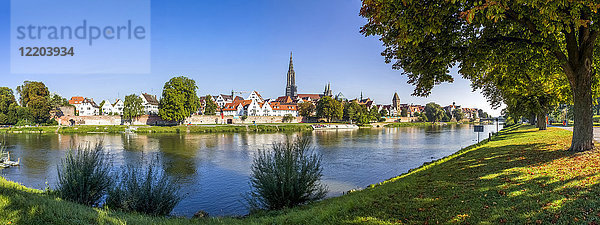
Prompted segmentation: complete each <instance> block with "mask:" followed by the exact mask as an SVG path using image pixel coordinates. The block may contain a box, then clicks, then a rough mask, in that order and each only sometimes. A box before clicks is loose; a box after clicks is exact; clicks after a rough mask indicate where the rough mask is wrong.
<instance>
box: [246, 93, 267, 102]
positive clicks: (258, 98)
mask: <svg viewBox="0 0 600 225" xmlns="http://www.w3.org/2000/svg"><path fill="white" fill-rule="evenodd" d="M248 100H254V101H257V102H264V101H265V100H264V99H263V98H262V96H260V94H259V93H258V92H257V91H252V92H251V93H250V95H248Z"/></svg>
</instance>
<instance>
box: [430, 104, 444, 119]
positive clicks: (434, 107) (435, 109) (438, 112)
mask: <svg viewBox="0 0 600 225" xmlns="http://www.w3.org/2000/svg"><path fill="white" fill-rule="evenodd" d="M444 114H445V112H444V110H443V109H442V107H441V106H440V105H438V104H435V103H433V102H430V103H427V105H425V117H426V118H427V121H428V122H433V123H435V122H438V121H441V120H442V118H444Z"/></svg>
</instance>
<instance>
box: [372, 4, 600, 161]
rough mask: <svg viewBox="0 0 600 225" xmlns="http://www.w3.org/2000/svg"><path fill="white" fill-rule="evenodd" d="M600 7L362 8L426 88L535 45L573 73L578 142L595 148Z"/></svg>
mask: <svg viewBox="0 0 600 225" xmlns="http://www.w3.org/2000/svg"><path fill="white" fill-rule="evenodd" d="M599 7H600V4H597V3H595V2H593V1H542V0H502V1H467V0H456V1H447V0H432V1H418V0H403V1H394V0H363V5H362V8H361V12H360V14H361V15H362V16H363V17H365V18H367V19H368V21H367V24H365V25H364V26H363V27H362V28H361V32H362V33H363V34H364V35H366V36H369V35H378V36H380V40H381V41H382V42H383V45H384V47H385V50H384V51H383V52H382V55H383V56H384V57H385V61H386V62H387V63H392V62H393V66H392V67H393V68H394V69H402V70H403V71H402V73H403V74H405V75H407V76H408V78H409V80H408V82H409V83H411V84H413V85H415V91H414V93H413V94H414V95H420V96H427V95H429V94H430V93H431V89H432V88H433V86H435V85H437V84H440V83H442V82H452V81H453V77H452V76H451V75H450V74H449V73H450V72H449V69H450V68H453V67H457V68H458V72H459V73H460V74H462V75H463V77H465V78H473V77H485V76H486V75H487V74H488V73H490V71H491V70H490V69H491V67H492V66H491V65H493V64H492V63H494V64H495V65H500V66H503V65H510V64H511V63H517V64H519V65H527V63H528V62H527V61H526V60H524V56H525V55H526V54H523V53H527V52H534V53H535V55H536V57H538V58H537V59H538V62H537V63H539V65H541V66H544V67H546V68H548V69H550V70H553V71H555V72H558V73H559V74H560V75H562V76H563V77H564V78H566V80H568V84H569V86H570V88H571V90H572V100H573V103H574V113H575V127H574V132H573V139H572V143H571V150H574V151H582V150H589V149H592V148H593V133H592V113H591V110H590V109H591V107H592V85H593V83H594V82H596V81H595V80H597V79H596V78H595V77H596V73H595V71H596V67H597V65H598V63H597V62H598V58H597V57H596V56H595V55H594V52H595V50H596V49H597V48H598V44H597V39H598V34H599V26H600V25H599V22H600V21H598V19H599V18H600V17H599V14H598V13H597V10H598V9H599ZM507 49H508V50H510V51H506V50H507ZM507 56H508V57H507ZM496 72H498V71H496ZM511 72H512V71H502V73H503V74H504V75H510V73H511ZM530 75H535V76H546V75H550V74H547V73H542V74H530Z"/></svg>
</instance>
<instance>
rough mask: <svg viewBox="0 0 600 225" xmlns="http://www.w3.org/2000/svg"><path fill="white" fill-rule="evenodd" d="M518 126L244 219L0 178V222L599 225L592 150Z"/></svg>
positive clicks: (563, 134) (564, 134) (552, 132)
mask: <svg viewBox="0 0 600 225" xmlns="http://www.w3.org/2000/svg"><path fill="white" fill-rule="evenodd" d="M570 139H571V133H570V132H569V131H565V130H561V129H557V128H549V129H548V130H546V131H537V130H536V129H535V128H533V127H522V128H519V129H516V130H512V131H506V132H502V134H501V135H500V136H497V137H494V138H493V140H492V141H490V142H487V141H486V142H483V143H482V144H480V145H477V146H471V147H469V148H467V149H463V150H461V151H459V152H457V153H455V154H453V155H451V156H448V157H446V158H444V159H440V160H438V161H436V162H433V163H430V164H427V165H425V166H422V167H420V168H417V169H415V170H412V171H411V172H409V173H406V174H403V175H400V176H398V177H395V178H392V179H390V180H388V181H385V182H382V183H380V184H377V185H373V187H370V188H367V189H365V190H362V191H357V192H353V193H350V194H347V195H344V196H341V197H336V198H330V199H326V200H323V201H321V202H317V203H314V204H310V205H307V206H303V207H299V208H295V209H290V210H284V211H275V212H266V213H259V214H255V215H252V216H249V217H247V218H211V219H201V220H188V219H181V218H156V217H147V216H142V215H137V214H124V213H119V212H113V211H109V210H104V209H92V208H88V207H84V206H80V205H76V204H73V203H69V202H65V201H62V200H60V199H57V198H55V197H52V196H48V195H46V194H44V193H42V192H41V191H38V190H34V189H28V188H25V187H23V186H20V185H18V184H15V183H12V182H8V181H6V180H4V179H1V178H0V224H7V223H9V222H13V223H17V224H40V223H54V224H88V223H93V224H123V223H127V224H195V223H198V224H206V223H217V224H339V223H347V224H358V223H361V224H363V223H364V224H391V223H409V224H424V223H430V224H431V223H450V222H458V223H471V224H480V223H484V224H499V223H506V224H526V223H531V224H549V223H553V222H555V223H559V224H569V223H581V224H588V223H592V222H594V223H599V221H600V207H599V206H600V187H599V184H600V167H598V166H597V165H598V164H600V151H598V150H594V151H589V152H584V153H577V154H573V153H569V152H566V151H564V150H565V149H567V148H568V147H569V144H570Z"/></svg>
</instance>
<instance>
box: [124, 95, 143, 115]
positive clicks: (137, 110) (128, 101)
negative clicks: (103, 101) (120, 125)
mask: <svg viewBox="0 0 600 225" xmlns="http://www.w3.org/2000/svg"><path fill="white" fill-rule="evenodd" d="M143 114H144V107H143V106H142V98H141V97H140V96H137V95H135V94H131V95H127V96H125V101H123V119H125V120H132V119H134V118H136V117H138V116H141V115H143Z"/></svg>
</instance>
